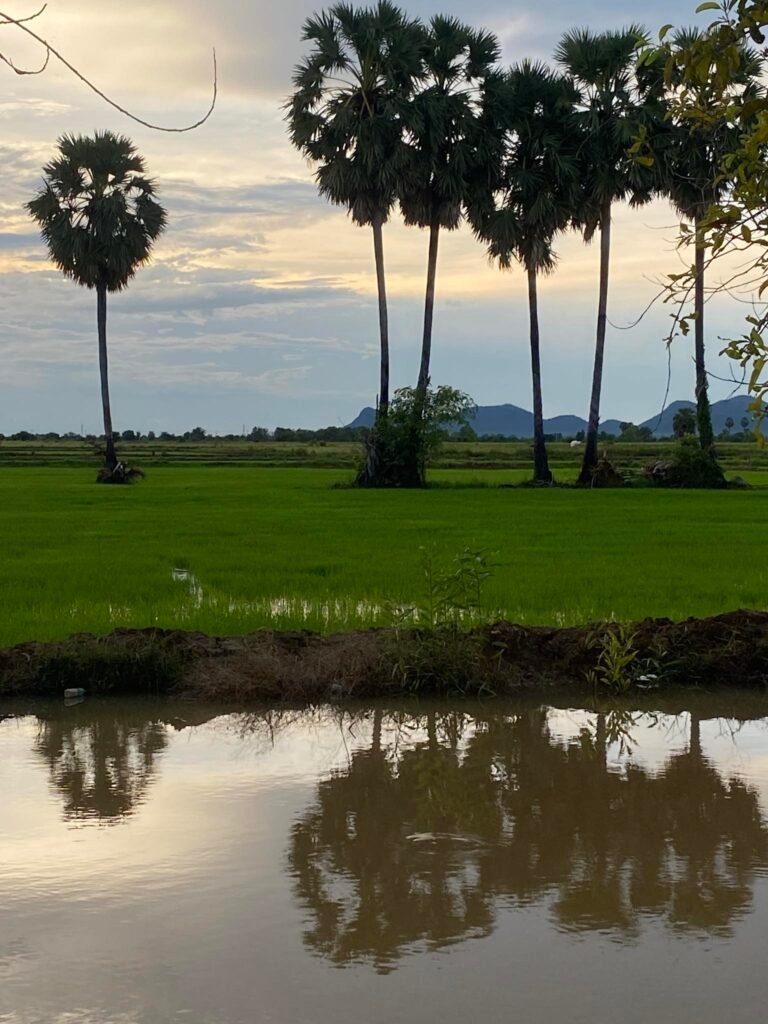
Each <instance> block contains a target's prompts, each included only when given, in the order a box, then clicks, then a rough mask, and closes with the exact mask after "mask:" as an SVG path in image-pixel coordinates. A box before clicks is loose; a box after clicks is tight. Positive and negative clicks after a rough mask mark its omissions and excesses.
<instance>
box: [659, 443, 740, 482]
mask: <svg viewBox="0 0 768 1024" xmlns="http://www.w3.org/2000/svg"><path fill="white" fill-rule="evenodd" d="M645 474H646V476H647V478H648V479H649V480H650V481H651V482H652V483H653V484H655V485H656V486H657V487H690V488H714V489H717V488H724V487H726V486H727V484H726V479H725V476H724V475H723V471H722V469H721V468H720V466H719V465H718V464H717V461H716V460H715V458H714V456H713V455H712V454H711V452H707V451H704V449H703V448H702V447H701V446H700V444H699V442H698V440H697V439H696V438H695V437H691V436H686V437H683V438H682V439H681V440H680V442H679V444H677V445H676V446H675V448H674V450H673V453H672V456H671V457H670V458H668V459H659V460H658V461H657V462H654V463H651V465H649V466H647V467H646V470H645Z"/></svg>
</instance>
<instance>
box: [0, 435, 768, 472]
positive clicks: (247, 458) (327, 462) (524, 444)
mask: <svg viewBox="0 0 768 1024" xmlns="http://www.w3.org/2000/svg"><path fill="white" fill-rule="evenodd" d="M548 448H549V456H550V463H551V466H552V469H553V470H554V471H555V473H556V474H557V476H558V477H559V478H561V479H568V478H569V477H572V476H575V475H576V473H577V471H578V468H579V464H580V462H581V458H582V455H583V450H580V449H578V448H576V449H574V448H571V447H570V445H568V444H566V443H562V442H561V443H557V444H550V445H549V446H548ZM670 448H671V445H670V443H669V442H664V441H655V442H650V443H647V444H625V443H620V442H616V443H613V444H610V445H608V446H607V447H606V451H607V452H608V454H609V456H610V458H611V460H612V461H614V462H615V463H616V465H618V466H619V467H621V468H622V469H625V470H629V471H634V472H641V471H642V469H643V467H644V466H646V465H647V464H648V463H649V462H652V461H654V460H655V459H657V458H659V457H660V456H661V457H663V456H664V455H668V454H669V451H670ZM119 450H120V455H121V456H122V457H123V458H124V459H125V460H126V461H127V462H128V463H129V464H131V465H138V466H142V467H144V468H147V467H150V468H154V467H157V466H178V467H183V466H185V465H186V466H188V465H208V466H228V465H229V466H237V465H244V464H247V465H259V466H270V467H271V466H280V467H292V466H303V467H305V468H315V469H349V468H351V467H353V466H355V464H356V463H357V461H358V460H359V457H360V445H359V444H354V443H351V442H350V443H336V442H334V443H327V442H317V443H313V444H300V443H298V442H279V443H275V442H270V443H267V444H254V443H252V442H249V441H242V440H236V441H225V440H220V439H216V438H211V439H209V440H206V441H201V442H187V441H168V442H165V441H139V442H133V443H130V442H121V443H120V445H119ZM717 451H718V458H719V459H720V462H721V464H722V465H723V467H724V469H725V470H726V471H728V472H731V473H742V472H744V471H754V470H762V471H763V472H766V473H768V450H765V449H760V448H759V447H758V446H757V445H756V444H754V443H752V442H747V443H730V444H727V443H718V446H717ZM93 464H94V449H93V446H92V445H90V444H88V443H87V442H84V441H80V440H63V441H30V442H25V441H2V442H0V468H3V467H6V466H9V467H10V466H32V467H35V466H57V467H77V466H92V465H93ZM438 465H439V466H440V467H441V468H444V469H478V470H485V469H506V470H515V471H520V472H521V473H529V472H530V466H531V442H529V441H500V442H497V441H493V442H491V441H474V442H467V443H460V442H449V443H448V444H446V445H445V446H444V448H443V451H442V452H441V453H440V456H439V462H438Z"/></svg>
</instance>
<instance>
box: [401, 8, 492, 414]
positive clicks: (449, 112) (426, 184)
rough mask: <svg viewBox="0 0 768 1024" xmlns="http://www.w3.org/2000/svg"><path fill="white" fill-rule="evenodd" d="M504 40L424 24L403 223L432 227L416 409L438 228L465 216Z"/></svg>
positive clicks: (427, 347)
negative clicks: (484, 101)
mask: <svg viewBox="0 0 768 1024" xmlns="http://www.w3.org/2000/svg"><path fill="white" fill-rule="evenodd" d="M498 56H499V43H498V40H497V39H496V37H495V36H494V35H492V34H491V33H489V32H482V31H476V30H475V29H472V28H470V27H468V26H467V25H463V24H462V23H461V22H459V21H457V20H456V19H455V18H447V17H443V16H441V15H438V16H437V17H434V18H433V19H432V21H431V22H430V24H429V28H428V29H427V30H426V31H425V34H424V37H423V46H422V75H421V79H420V81H419V87H418V89H417V91H416V94H415V95H414V97H413V100H412V102H411V104H410V108H409V112H408V123H407V136H408V139H409V147H408V150H409V158H408V164H407V169H406V173H405V175H404V177H403V179H402V182H401V188H400V207H401V209H402V212H403V216H404V218H405V222H406V224H409V225H414V226H417V227H420V228H425V229H428V230H429V257H428V264H427V289H426V298H425V303H424V331H423V335H422V346H421V365H420V368H419V379H418V384H417V386H416V396H417V398H418V402H417V405H416V409H417V411H418V409H419V406H420V404H421V403H423V401H424V400H425V399H426V394H427V389H428V387H429V379H430V362H431V355H432V326H433V321H434V308H435V286H436V280H437V258H438V251H439V241H440V231H441V230H447V231H453V230H455V229H456V228H458V226H459V224H460V223H461V219H462V210H463V205H464V202H465V200H466V198H467V184H468V172H469V169H470V168H471V166H472V165H473V164H474V163H477V162H482V160H483V157H484V152H483V149H484V146H485V145H487V144H489V142H490V140H489V139H488V138H487V137H486V134H485V133H484V132H483V131H482V125H481V120H480V117H479V112H480V106H481V104H480V98H481V96H482V92H483V90H484V88H485V87H486V84H487V83H488V82H489V80H492V79H493V77H494V76H495V74H496V62H497V60H498Z"/></svg>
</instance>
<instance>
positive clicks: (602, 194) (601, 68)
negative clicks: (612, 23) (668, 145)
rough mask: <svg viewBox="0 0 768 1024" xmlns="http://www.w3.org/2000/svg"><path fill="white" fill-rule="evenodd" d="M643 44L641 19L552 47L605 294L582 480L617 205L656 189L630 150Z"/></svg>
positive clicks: (592, 435)
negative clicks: (564, 86)
mask: <svg viewBox="0 0 768 1024" xmlns="http://www.w3.org/2000/svg"><path fill="white" fill-rule="evenodd" d="M646 44H647V37H646V35H645V33H644V31H643V29H641V28H640V27H639V26H637V25H631V26H629V27H628V28H625V29H622V30H621V31H617V32H599V33H594V32H591V31H589V30H588V29H574V30H572V31H571V32H568V33H566V35H565V36H564V37H563V39H562V40H561V42H560V44H559V45H558V47H557V50H556V53H555V57H556V60H557V61H558V63H559V64H560V65H561V66H562V67H563V69H564V70H565V71H566V73H567V74H568V75H570V76H571V77H572V78H573V80H574V81H575V83H576V85H577V87H578V89H579V91H580V93H581V98H580V102H579V104H578V118H579V121H580V123H581V127H582V130H583V132H584V143H583V146H582V150H581V152H582V158H583V194H582V196H581V198H580V200H579V209H578V210H577V211H575V217H574V221H575V224H576V226H578V227H580V228H581V229H582V231H583V233H584V237H585V239H586V240H587V241H590V240H591V239H592V238H593V237H594V235H595V234H596V233H597V232H599V234H600V293H599V301H598V314H597V334H596V342H595V361H594V370H593V375H592V394H591V399H590V406H589V424H588V428H587V436H586V445H585V449H584V461H583V464H582V469H581V474H580V477H579V482H580V483H582V484H591V483H592V482H593V480H594V470H595V468H596V466H597V461H598V450H597V443H598V431H599V428H600V395H601V391H602V383H603V362H604V359H605V337H606V327H607V323H608V284H609V273H610V261H611V215H612V208H613V204H614V203H615V202H617V201H620V200H629V201H630V202H631V203H633V204H639V203H642V202H647V201H648V200H649V199H650V198H651V197H652V195H653V174H652V173H651V172H649V171H647V170H646V169H645V168H643V167H642V166H640V165H639V164H638V163H637V162H636V161H634V160H633V159H632V157H631V156H630V155H629V152H628V150H629V148H630V146H631V145H632V142H633V140H634V139H635V138H636V137H637V136H638V134H639V131H640V128H641V125H642V124H643V123H644V119H645V117H646V111H647V107H646V103H647V100H648V98H649V97H648V96H647V94H646V92H645V90H644V89H643V88H642V86H641V85H640V83H639V82H638V80H637V77H636V74H635V68H636V64H637V54H638V50H639V48H640V47H642V46H644V45H646Z"/></svg>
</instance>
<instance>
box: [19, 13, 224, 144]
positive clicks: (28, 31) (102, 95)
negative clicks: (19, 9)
mask: <svg viewBox="0 0 768 1024" xmlns="http://www.w3.org/2000/svg"><path fill="white" fill-rule="evenodd" d="M43 10H45V8H43ZM40 14H42V11H39V12H38V13H37V14H36V15H33V17H39V16H40ZM31 20H32V18H12V17H11V16H10V15H8V14H5V13H4V12H3V11H0V25H15V26H16V27H17V28H19V29H21V31H22V32H25V33H26V34H27V35H28V36H31V38H32V39H34V40H36V41H37V42H38V43H40V45H41V46H44V47H45V49H46V51H47V58H46V66H47V64H48V60H50V57H51V55H53V56H54V57H55V58H56V60H58V61H59V62H60V63H61V64H63V65H64V67H65V68H66V69H67V70H68V71H70V72H71V73H72V74H73V75H74V76H75V78H78V79H79V80H80V81H81V82H82V83H83V84H84V85H86V86H87V87H88V88H89V89H90V90H91V92H94V93H96V95H97V96H99V97H100V98H101V99H102V100H104V102H105V103H107V104H109V106H110V107H113V108H114V109H115V110H118V111H120V113H121V114H124V115H125V116H126V117H129V118H130V119H131V120H132V121H135V122H136V123H137V124H140V125H143V127H144V128H151V129H152V130H153V131H158V132H173V133H181V132H191V131H194V129H195V128H199V127H200V126H201V125H203V124H205V122H206V121H207V120H208V119H209V118H210V116H211V114H213V111H214V110H215V108H216V100H217V99H218V94H219V72H218V65H217V62H216V50H214V51H213V98H212V100H211V105H210V107H209V108H208V112H207V113H206V115H205V116H204V117H202V118H200V120H199V121H196V122H195V123H194V124H191V125H188V126H187V127H186V128H166V127H164V126H163V125H158V124H152V123H151V122H150V121H144V120H143V119H142V118H140V117H137V116H136V114H132V113H131V112H130V110H126V109H125V107H121V106H120V104H119V103H116V102H115V101H114V100H113V99H110V98H109V96H107V95H106V93H104V92H102V91H101V89H99V88H98V86H96V85H94V84H93V82H91V81H90V80H89V79H88V78H86V77H85V75H83V74H82V73H81V72H80V71H78V70H77V68H76V67H75V66H74V65H73V64H70V62H69V61H68V60H67V59H66V57H64V56H62V54H60V53H59V51H58V50H57V49H55V47H53V46H51V44H50V43H49V42H48V41H47V40H46V39H43V37H42V36H39V35H38V34H37V32H34V31H33V30H32V29H31V28H29V27H28V26H27V25H26V24H25V23H26V22H27V21H31ZM3 60H4V61H5V63H6V64H9V66H10V67H13V64H12V63H11V62H10V61H9V60H8V59H7V58H3ZM13 70H14V71H16V72H17V74H24V73H25V72H20V71H18V69H17V68H15V67H13ZM41 70H44V69H41ZM27 73H28V74H40V73H41V72H39V71H36V72H27Z"/></svg>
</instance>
